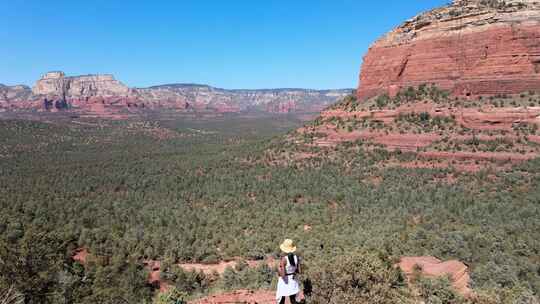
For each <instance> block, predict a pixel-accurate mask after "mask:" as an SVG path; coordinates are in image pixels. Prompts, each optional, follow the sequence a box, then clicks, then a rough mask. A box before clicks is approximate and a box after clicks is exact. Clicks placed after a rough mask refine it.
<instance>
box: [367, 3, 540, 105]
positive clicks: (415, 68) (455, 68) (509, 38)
mask: <svg viewBox="0 0 540 304" xmlns="http://www.w3.org/2000/svg"><path fill="white" fill-rule="evenodd" d="M485 3H488V4H485ZM422 83H435V84H437V85H438V86H439V87H442V88H444V89H447V90H450V91H451V92H452V93H453V94H455V95H461V96H462V95H496V94H516V93H521V92H524V91H529V90H533V91H537V90H540V2H537V1H528V0H522V1H519V0H514V1H506V2H505V3H504V4H503V3H502V2H499V1H477V0H456V1H454V2H453V4H451V5H449V6H446V7H443V8H439V9H435V10H432V11H430V12H427V13H423V14H421V15H418V16H416V17H414V18H413V19H410V20H408V21H406V22H405V23H404V24H403V25H401V26H400V27H398V28H396V29H395V30H393V31H391V32H390V33H388V34H387V35H385V36H384V37H382V38H381V39H380V40H378V41H377V42H375V44H373V46H372V47H371V48H370V49H369V51H368V53H367V54H366V55H365V57H364V63H363V65H362V69H361V73H360V84H359V89H358V91H357V95H358V98H359V99H361V100H363V99H366V98H369V97H372V96H375V95H379V94H382V93H389V94H390V95H393V94H395V93H396V92H398V91H399V90H400V89H402V88H405V87H409V86H418V85H420V84H422Z"/></svg>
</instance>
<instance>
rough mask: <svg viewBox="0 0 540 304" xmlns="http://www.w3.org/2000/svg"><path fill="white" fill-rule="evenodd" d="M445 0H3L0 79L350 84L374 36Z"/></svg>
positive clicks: (307, 85)
mask: <svg viewBox="0 0 540 304" xmlns="http://www.w3.org/2000/svg"><path fill="white" fill-rule="evenodd" d="M447 2H448V0H412V1H409V0H407V1H404V0H385V1H361V0H324V1H317V0H310V1H306V0H279V1H278V0H214V1H210V0H190V1H187V0H168V1H164V0H163V1H162V0H154V1H138V0H130V1H122V0H92V1H77V0H75V1H74V0H69V1H65V0H50V1H45V0H5V1H3V3H2V5H1V7H2V10H1V11H0V83H5V84H20V83H22V84H28V85H32V84H33V83H34V81H35V80H36V79H37V78H38V77H39V76H40V75H41V74H43V73H44V72H46V71H49V70H62V71H65V72H66V73H67V74H69V75H78V74H91V73H111V74H114V75H115V76H116V78H117V79H119V80H121V81H123V82H124V83H126V84H128V85H130V86H139V87H142V86H150V85H155V84H163V83H174V82H193V83H205V84H210V85H214V86H218V87H224V88H275V87H305V88H343V87H355V86H356V84H357V78H358V73H359V68H360V64H361V62H362V56H363V55H364V53H365V52H366V51H367V49H368V47H369V45H370V44H371V43H372V42H373V41H374V40H376V39H377V38H378V37H380V36H381V35H382V34H384V33H385V32H387V31H389V30H390V29H392V28H393V27H395V26H396V25H398V24H400V23H401V22H402V21H404V20H406V19H408V18H410V17H413V16H414V15H416V14H417V13H419V12H421V11H424V10H427V9H430V8H432V7H436V6H440V5H443V4H445V3H447Z"/></svg>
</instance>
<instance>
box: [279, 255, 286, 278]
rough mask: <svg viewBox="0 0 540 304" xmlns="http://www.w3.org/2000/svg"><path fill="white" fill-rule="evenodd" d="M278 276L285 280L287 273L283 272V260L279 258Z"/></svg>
mask: <svg viewBox="0 0 540 304" xmlns="http://www.w3.org/2000/svg"><path fill="white" fill-rule="evenodd" d="M279 276H280V277H282V278H285V277H286V276H287V273H286V272H285V259H283V258H281V259H280V260H279Z"/></svg>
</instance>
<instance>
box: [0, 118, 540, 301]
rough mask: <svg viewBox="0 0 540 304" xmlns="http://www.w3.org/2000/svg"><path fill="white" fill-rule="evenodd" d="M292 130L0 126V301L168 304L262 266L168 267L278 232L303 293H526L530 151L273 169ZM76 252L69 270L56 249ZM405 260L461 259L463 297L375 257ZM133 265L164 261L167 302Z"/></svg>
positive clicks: (273, 249) (211, 257) (290, 121)
mask: <svg viewBox="0 0 540 304" xmlns="http://www.w3.org/2000/svg"><path fill="white" fill-rule="evenodd" d="M302 124H303V122H302V121H300V120H298V119H296V118H295V117H292V116H272V117H236V116H231V117H226V118H224V119H218V120H215V121H187V120H173V119H171V120H162V121H160V120H155V119H144V118H141V119H138V120H127V121H108V120H92V119H86V120H84V119H79V120H76V121H71V120H65V121H64V120H57V121H55V122H54V123H52V122H38V121H26V120H0V164H1V165H0V208H1V213H0V302H1V303H25V304H26V303H32V304H34V303H175V302H177V303H179V302H178V301H177V300H178V299H184V300H191V299H195V298H197V297H200V296H202V295H206V294H209V293H212V292H215V291H219V290H234V289H239V288H243V289H245V288H272V287H273V286H274V285H273V284H275V280H276V274H275V269H272V268H271V267H268V266H266V265H264V266H260V267H257V268H249V267H247V266H246V265H245V263H240V264H238V265H237V266H236V267H235V268H229V269H227V271H226V272H225V273H224V275H223V276H221V277H219V276H209V275H205V274H203V273H197V272H187V271H184V270H182V269H180V268H179V267H177V266H175V264H176V263H181V262H182V263H189V262H200V263H215V262H219V261H228V260H231V259H233V258H237V257H240V258H242V259H245V260H263V259H265V258H266V257H268V256H274V257H277V256H278V255H279V247H278V245H279V243H280V242H281V241H282V240H283V239H284V238H291V239H294V240H295V241H296V242H297V243H298V247H299V250H300V252H299V255H300V256H302V258H303V260H304V261H305V266H306V271H305V273H304V274H302V277H303V281H304V282H309V283H310V285H312V287H313V292H312V294H311V295H310V296H309V297H308V303H415V302H414V301H415V300H416V299H418V298H419V297H421V298H422V299H424V300H425V303H430V304H431V303H432V304H436V303H448V304H453V303H456V304H457V303H469V302H474V303H486V304H488V303H504V304H521V303H524V304H527V303H538V296H539V294H540V174H539V173H540V159H535V160H531V161H528V162H525V163H522V164H520V165H517V166H515V167H513V168H512V170H501V171H495V172H488V171H486V170H482V171H480V172H477V173H462V172H449V170H451V169H404V168H397V167H395V168H380V167H378V166H377V162H376V159H377V158H378V157H384V153H385V152H384V151H373V152H370V153H368V152H362V151H357V150H351V149H348V148H347V145H346V144H342V145H339V146H337V147H335V148H333V149H334V150H335V151H334V152H336V155H339V157H332V158H325V157H317V158H311V159H307V160H298V159H287V158H285V160H284V161H279V162H276V161H274V159H273V158H272V157H270V155H271V154H273V153H277V152H281V153H284V154H286V153H287V151H289V150H290V149H293V148H292V147H291V146H290V143H289V142H287V141H285V140H284V139H283V138H284V135H285V134H286V133H287V132H294V130H295V129H296V128H297V127H300V126H302ZM269 151H271V153H270V152H269ZM449 173H452V174H454V177H455V180H454V181H453V182H448V181H447V180H446V179H444V178H439V177H441V176H446V175H447V174H449ZM306 225H307V226H309V227H310V229H305V227H306ZM80 248H85V249H87V250H88V251H89V252H90V255H89V257H88V260H87V262H86V263H85V264H84V265H83V264H81V263H79V262H76V261H74V260H73V259H72V256H73V254H74V252H76V250H77V249H80ZM423 255H430V256H435V257H438V258H440V259H443V260H447V259H458V260H460V261H463V262H464V263H466V264H467V265H468V266H469V268H470V272H471V277H472V286H471V287H472V288H473V290H474V291H475V293H476V294H477V295H478V296H477V297H475V298H474V299H463V298H461V297H459V296H458V295H457V294H456V293H455V292H453V290H452V289H451V288H450V285H449V282H448V280H445V279H441V280H427V279H422V278H418V280H415V282H414V286H415V287H414V290H412V289H411V288H409V287H407V284H406V282H405V280H404V278H403V274H401V273H400V272H399V271H398V270H396V269H395V267H393V266H392V265H393V264H394V263H395V262H397V260H398V259H399V257H401V256H423ZM147 260H160V261H162V262H163V264H164V265H165V266H164V269H165V271H164V273H163V274H162V276H163V279H165V280H167V281H168V282H169V283H170V284H171V285H173V286H174V287H175V288H173V289H172V290H171V291H170V292H169V293H168V294H167V295H163V294H161V295H157V287H156V286H155V285H152V284H149V283H148V270H147V269H146V268H145V267H144V261H147ZM357 274H359V275H357ZM335 291H338V292H337V293H335ZM413 291H414V292H413ZM2 299H6V302H2Z"/></svg>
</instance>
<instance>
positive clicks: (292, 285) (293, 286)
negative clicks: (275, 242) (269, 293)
mask: <svg viewBox="0 0 540 304" xmlns="http://www.w3.org/2000/svg"><path fill="white" fill-rule="evenodd" d="M285 259H286V260H287V264H286V265H285V273H286V274H288V275H287V278H288V280H287V283H285V281H284V280H283V278H282V277H279V280H278V285H277V291H276V299H277V301H278V302H279V300H281V297H289V296H294V295H296V294H298V293H299V292H300V285H299V284H298V281H296V280H295V278H294V274H295V273H296V266H293V265H291V263H290V262H289V259H288V258H287V257H285ZM294 262H295V264H296V265H298V257H297V256H296V255H295V256H294Z"/></svg>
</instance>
